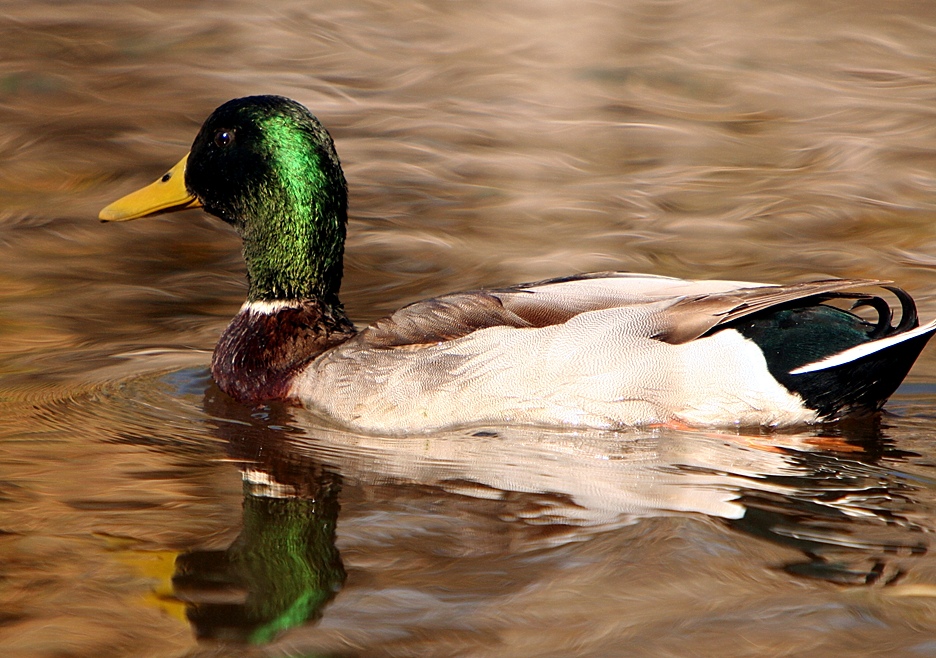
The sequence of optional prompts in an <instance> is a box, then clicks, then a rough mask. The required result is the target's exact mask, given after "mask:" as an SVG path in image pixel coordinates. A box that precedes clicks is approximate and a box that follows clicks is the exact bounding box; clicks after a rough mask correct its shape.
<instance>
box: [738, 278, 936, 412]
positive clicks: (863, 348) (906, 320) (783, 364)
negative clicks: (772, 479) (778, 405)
mask: <svg viewBox="0 0 936 658" xmlns="http://www.w3.org/2000/svg"><path fill="white" fill-rule="evenodd" d="M886 287H887V289H888V290H890V291H891V292H893V293H894V295H896V297H897V299H898V300H899V301H900V306H901V314H900V322H899V323H898V324H897V325H896V326H894V325H893V324H892V323H891V320H892V313H891V310H890V307H889V306H888V304H887V301H886V300H885V299H883V298H881V297H877V296H872V295H864V294H851V293H845V294H840V293H833V294H829V295H823V296H818V297H815V298H811V299H810V300H802V301H801V302H799V304H797V305H796V306H793V307H790V306H788V307H786V308H782V309H771V310H769V311H767V312H765V313H763V314H758V316H756V317H754V318H753V319H751V320H748V321H743V322H739V323H738V324H737V325H736V326H735V328H736V329H737V330H738V331H740V332H741V333H742V334H744V335H745V336H747V337H748V338H750V339H751V340H754V342H756V343H757V344H758V345H759V346H760V347H761V349H762V351H763V352H764V357H765V359H766V360H767V366H768V368H769V369H770V372H771V374H772V375H773V376H774V377H775V378H776V379H777V380H778V381H779V382H780V383H781V384H783V385H784V386H785V387H786V388H787V389H789V390H790V391H793V392H794V393H797V394H798V395H799V396H800V397H801V398H802V399H803V402H804V403H805V405H806V406H807V407H809V408H810V409H815V410H816V411H817V412H818V413H819V416H820V417H821V418H822V419H824V420H837V419H840V418H844V417H846V416H853V415H861V414H869V413H873V412H876V411H878V410H879V409H880V408H881V407H882V406H883V405H884V403H885V402H886V401H887V399H888V398H889V397H890V396H891V395H892V394H893V393H894V391H896V390H897V387H898V386H900V383H901V382H902V381H903V380H904V378H905V377H906V376H907V373H908V372H910V368H911V367H912V366H913V363H914V361H916V359H917V357H918V356H919V355H920V352H921V351H922V350H923V348H924V347H925V346H926V343H927V342H928V341H929V339H930V338H932V337H933V334H934V333H936V321H933V322H929V323H927V324H925V325H922V326H920V323H919V320H918V318H917V310H916V304H915V303H914V301H913V299H912V298H911V297H910V295H908V294H907V293H906V292H904V291H903V290H900V289H899V288H892V287H889V286H886ZM833 298H838V299H841V298H851V299H855V300H857V301H856V303H855V304H854V306H853V308H855V307H858V306H871V307H873V308H874V309H875V310H876V311H877V314H878V321H877V322H876V323H873V324H872V323H869V322H867V321H865V320H863V319H861V318H859V317H858V316H856V315H855V314H853V313H850V312H848V311H845V310H842V309H839V308H835V307H833V306H829V305H827V304H823V303H821V302H823V301H828V300H829V299H833Z"/></svg>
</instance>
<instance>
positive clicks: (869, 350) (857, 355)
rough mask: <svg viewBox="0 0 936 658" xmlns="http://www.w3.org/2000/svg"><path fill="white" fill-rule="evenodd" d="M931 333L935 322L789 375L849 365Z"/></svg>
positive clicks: (836, 355)
mask: <svg viewBox="0 0 936 658" xmlns="http://www.w3.org/2000/svg"><path fill="white" fill-rule="evenodd" d="M933 331H936V320H933V321H932V322H928V323H927V324H924V325H921V326H919V327H917V328H916V329H911V330H910V331H905V332H903V333H902V334H896V335H894V336H888V337H887V338H881V339H880V340H874V341H871V342H870V343H862V344H861V345H856V346H855V347H850V348H848V349H847V350H845V351H844V352H839V353H838V354H833V355H832V356H827V357H826V358H824V359H820V360H819V361H813V362H812V363H807V364H806V365H804V366H800V367H799V368H796V369H795V370H791V371H790V374H791V375H805V374H806V373H807V372H816V371H817V370H827V369H828V368H834V367H836V366H840V365H843V364H845V363H851V362H852V361H857V360H858V359H861V358H864V357H866V356H868V355H870V354H874V353H875V352H880V351H881V350H885V349H887V348H889V347H891V346H892V345H897V344H898V343H903V342H904V341H907V340H911V339H913V338H917V337H919V336H924V335H926V334H928V333H932V332H933Z"/></svg>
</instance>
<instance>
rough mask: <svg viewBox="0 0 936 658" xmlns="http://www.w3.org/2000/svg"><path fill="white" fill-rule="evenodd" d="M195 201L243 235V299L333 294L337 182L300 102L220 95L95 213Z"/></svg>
mask: <svg viewBox="0 0 936 658" xmlns="http://www.w3.org/2000/svg"><path fill="white" fill-rule="evenodd" d="M182 183H184V185H183V184H182ZM199 205H200V206H203V207H204V208H205V210H206V211H208V212H209V213H211V214H213V215H216V216H217V217H220V218H221V219H223V220H224V221H225V222H227V223H229V224H231V225H232V226H234V228H235V229H237V231H238V233H239V234H240V236H241V237H242V238H243V240H244V259H245V260H246V262H247V278H248V282H249V292H248V299H249V300H250V301H274V300H294V299H309V298H318V299H320V300H322V301H323V302H325V303H326V304H336V303H337V295H338V288H339V286H340V283H341V272H342V255H343V252H344V239H345V224H346V222H347V205H348V192H347V184H346V182H345V178H344V174H343V173H342V171H341V164H340V163H339V161H338V155H337V153H336V152H335V146H334V143H333V142H332V139H331V136H330V135H329V134H328V131H326V130H325V128H324V127H323V126H322V124H321V123H319V121H318V119H316V118H315V117H314V116H313V115H312V114H311V113H310V112H309V111H308V110H307V109H306V108H305V107H303V106H302V105H300V104H299V103H297V102H295V101H292V100H290V99H288V98H283V97H280V96H250V97H246V98H238V99H235V100H232V101H228V102H227V103H225V104H224V105H222V106H221V107H219V108H218V109H216V110H215V111H214V112H213V113H212V114H211V116H209V117H208V119H206V120H205V123H204V124H203V125H202V127H201V130H200V131H199V133H198V135H197V136H196V138H195V141H194V143H193V144H192V150H191V152H190V153H189V155H188V156H187V158H183V159H182V161H181V162H180V163H179V164H178V165H176V167H174V168H173V169H172V170H170V171H169V172H168V173H167V174H166V175H165V176H163V177H162V178H160V179H159V180H158V181H156V182H155V183H153V184H152V185H150V186H148V187H147V188H144V189H143V190H140V191H139V192H136V193H134V194H131V195H128V196H127V197H124V198H123V199H121V200H119V201H116V202H114V203H113V204H111V205H110V206H108V207H107V208H105V209H104V210H103V211H101V218H102V219H107V220H121V219H133V218H136V217H145V216H150V215H155V214H160V213H164V212H171V211H173V210H181V209H183V208H190V207H194V206H199Z"/></svg>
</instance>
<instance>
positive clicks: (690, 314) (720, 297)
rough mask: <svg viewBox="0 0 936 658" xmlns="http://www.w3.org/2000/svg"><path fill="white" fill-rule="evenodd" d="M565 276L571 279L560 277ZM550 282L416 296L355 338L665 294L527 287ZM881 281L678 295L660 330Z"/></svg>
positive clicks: (669, 332) (378, 343) (517, 320)
mask: <svg viewBox="0 0 936 658" xmlns="http://www.w3.org/2000/svg"><path fill="white" fill-rule="evenodd" d="M567 280H571V279H557V280H556V281H555V282H556V283H559V282H562V281H567ZM548 283H553V282H552V281H548V282H541V283H538V284H526V285H520V286H515V287H513V288H504V289H501V290H492V291H484V290H479V291H472V292H463V293H456V294H451V295H445V296H443V297H437V298H435V299H428V300H425V301H421V302H416V303H414V304H410V305H408V306H404V307H403V308H401V309H400V310H398V311H396V312H395V313H393V314H392V315H390V316H389V317H386V318H383V319H381V320H378V321H377V322H375V323H374V324H372V325H371V326H369V327H367V328H366V329H364V330H363V331H362V332H361V333H360V334H358V336H357V337H356V340H360V341H363V342H365V343H367V344H368V345H369V346H371V347H375V348H397V349H400V348H418V347H420V346H424V345H433V344H436V343H439V342H442V341H447V340H453V339H455V338H459V337H461V336H467V335H468V334H470V333H472V332H474V331H477V330H479V329H484V328H486V327H496V326H508V327H517V328H523V327H546V326H550V325H555V324H562V323H564V322H568V321H569V320H570V319H572V318H573V317H575V316H576V315H578V314H580V313H584V312H587V311H596V310H602V309H608V308H615V307H618V306H626V305H630V304H638V303H652V302H659V301H661V298H660V297H654V296H648V297H645V298H643V299H635V298H634V297H629V298H625V297H624V296H620V297H618V296H615V295H614V294H607V295H591V296H588V295H584V296H578V297H577V296H574V295H573V296H571V297H570V298H563V299H562V300H560V301H557V297H556V296H555V295H538V294H535V293H533V292H532V291H530V290H528V289H529V288H530V287H532V286H533V285H536V286H543V285H544V284H548ZM883 283H887V282H886V281H877V280H872V279H831V280H824V281H808V282H804V283H794V284H791V285H785V286H759V287H750V288H737V289H734V290H731V291H729V292H717V293H704V294H698V295H690V296H683V297H676V298H674V301H673V303H672V304H671V305H670V306H668V307H666V308H664V309H662V310H661V320H662V324H663V326H664V328H663V329H662V330H660V331H659V332H658V333H657V334H656V336H655V337H656V338H658V339H659V340H661V341H664V342H667V343H673V344H678V343H686V342H689V341H691V340H694V339H696V338H698V337H700V336H702V335H704V334H705V333H706V332H708V331H711V330H712V329H714V328H715V327H718V326H719V325H723V324H725V323H728V322H732V321H734V320H737V319H738V318H741V317H744V316H745V315H750V314H751V313H756V312H758V311H762V310H764V309H767V308H770V307H772V306H776V305H779V304H785V303H787V302H791V301H795V300H797V299H805V298H808V297H821V296H822V295H827V294H830V293H836V292H839V291H842V290H847V289H852V288H856V287H864V286H873V285H881V284H883Z"/></svg>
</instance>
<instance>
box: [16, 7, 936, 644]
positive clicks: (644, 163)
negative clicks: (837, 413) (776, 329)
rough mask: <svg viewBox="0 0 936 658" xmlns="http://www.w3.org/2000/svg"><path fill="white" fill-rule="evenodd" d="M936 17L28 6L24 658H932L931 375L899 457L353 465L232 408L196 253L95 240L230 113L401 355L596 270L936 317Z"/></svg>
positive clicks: (21, 461)
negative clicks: (307, 125) (428, 337)
mask: <svg viewBox="0 0 936 658" xmlns="http://www.w3.org/2000/svg"><path fill="white" fill-rule="evenodd" d="M934 33H936V9H934V8H932V7H931V6H930V5H929V3H919V2H910V1H906V2H892V3H886V4H882V3H872V2H866V1H859V2H851V3H840V2H826V1H822V0H820V1H818V2H816V1H815V0H814V1H813V2H800V1H791V2H784V3H772V2H753V3H752V2H711V1H706V0H702V1H694V2H685V1H682V0H666V1H644V2H630V1H628V2H587V3H562V2H546V1H540V2H533V3H530V2H525V3H509V2H506V3H505V2H486V1H482V2H475V3H453V2H435V1H433V2H421V3H420V2H417V3H392V4H391V3H381V2H375V1H371V2H367V1H352V2H350V3H348V2H346V3H340V5H335V4H334V3H332V4H328V3H318V2H307V1H304V2H300V1H298V0H283V1H281V2H276V3H272V4H270V3H267V4H265V5H264V4H263V3H252V2H247V1H245V0H241V1H234V2H225V3H220V2H211V1H204V2H175V1H172V0H170V1H168V2H166V1H163V2H158V3H157V2H136V3H133V4H129V3H122V2H97V3H82V4H72V3H58V2H29V3H26V2H9V3H6V4H5V5H4V7H3V11H2V16H0V35H2V38H0V125H2V126H3V128H2V130H0V418H2V422H0V653H2V654H3V655H4V656H17V657H19V656H23V657H27V656H28V657H33V656H36V657H39V656H42V657H45V656H48V657H52V656H160V657H161V656H167V657H169V656H171V657H182V656H186V657H198V656H231V655H236V656H284V655H334V656H356V655H361V656H381V655H388V656H410V655H444V656H456V655H472V656H474V655H477V656H533V655H535V656H569V655H595V656H599V655H600V656H607V655H689V654H691V655H702V656H725V655H737V656H764V655H797V656H806V655H816V656H819V655H829V654H834V653H838V654H839V655H856V656H862V655H865V656H876V655H931V654H932V653H934V652H936V562H934V560H933V557H932V555H931V553H930V550H929V549H930V544H931V541H932V540H931V537H932V533H933V530H934V528H936V480H934V477H936V472H934V464H936V450H934V448H933V439H934V437H936V414H934V411H933V409H934V402H936V351H934V350H932V349H930V350H929V351H928V352H926V353H924V355H923V357H922V358H921V359H920V361H919V362H918V364H917V366H916V367H915V368H914V370H913V372H912V373H911V376H910V378H909V379H908V383H907V385H906V386H905V387H904V388H902V389H901V391H900V392H898V394H897V395H896V396H895V397H894V399H893V400H892V401H891V403H890V404H889V405H888V413H887V414H886V415H885V416H883V417H882V418H881V419H880V421H879V422H876V423H857V424H852V425H848V426H841V427H827V428H813V429H811V430H808V431H787V432H780V433H769V432H764V433H761V432H728V433H716V432H679V431H674V430H652V431H651V430H647V431H644V430H641V431H637V430H634V431H622V432H615V433H600V432H584V431H580V432H560V431H545V430H534V429H530V428H503V427H483V428H474V429H472V430H470V431H463V432H449V433H443V434H440V435H437V436H433V437H413V438H403V439H401V438H395V439H391V438H383V437H366V436H357V435H349V434H347V433H344V432H341V431H339V430H338V429H336V428H334V427H330V426H328V425H327V424H326V423H322V422H321V421H320V420H318V419H315V418H312V417H309V416H308V415H305V414H303V413H302V412H300V411H297V410H295V409H290V408H286V407H282V406H280V405H271V406H261V407H257V408H249V407H243V406H241V405H236V404H234V403H233V402H231V401H230V400H228V399H227V398H226V397H225V396H224V395H223V394H221V393H220V392H219V391H218V390H217V389H216V388H214V386H213V385H212V384H211V382H210V379H209V377H208V374H207V364H208V362H209V359H210V351H211V349H212V347H213V345H214V342H215V340H216V339H217V336H218V334H219V333H220V331H221V330H222V329H223V327H224V326H225V324H226V323H227V321H228V319H229V318H230V317H231V316H232V315H233V314H234V313H235V312H236V310H237V308H238V307H239V305H240V303H241V302H242V300H243V296H244V293H245V284H244V281H243V264H242V262H241V260H240V255H239V245H238V241H237V238H236V237H235V236H234V235H233V234H232V233H231V231H230V230H229V229H228V228H227V227H225V226H224V225H222V224H221V223H220V222H218V221H217V220H214V219H212V218H210V217H207V216H205V215H204V214H201V213H199V212H195V211H193V212H188V213H185V214H181V215H175V216H171V217H168V218H164V219H156V220H149V221H141V222H134V223H129V224H121V225H102V224H100V223H98V222H97V221H96V219H95V218H96V216H97V212H98V210H99V209H100V208H101V207H102V206H103V205H105V204H106V203H107V202H109V201H110V200H112V199H114V198H116V197H117V196H120V195H122V194H124V193H126V192H128V191H130V190H132V189H135V188H136V187H139V186H140V185H142V184H144V183H147V182H149V181H150V180H152V179H154V178H155V177H157V176H159V175H160V174H162V173H163V172H164V171H165V170H166V168H167V167H168V166H170V165H171V164H173V163H175V162H176V161H177V160H178V159H179V157H181V155H182V154H183V153H184V152H185V151H186V149H187V148H188V146H189V144H190V143H191V140H192V138H193V137H194V134H195V132H196V130H197V128H198V126H199V125H200V123H201V121H202V120H203V119H204V117H205V116H206V115H207V114H208V113H209V112H210V111H211V110H212V109H213V108H214V107H216V106H217V105H219V104H220V103H222V102H224V101H225V100H227V99H229V98H232V97H235V96H241V95H247V94H252V93H278V94H283V95H287V96H291V97H293V98H296V99H297V100H299V101H301V102H303V103H305V104H306V105H308V106H309V107H310V108H311V109H312V111H313V112H314V113H316V114H317V115H318V116H319V118H320V119H321V120H322V121H323V122H324V123H325V125H326V126H327V127H328V128H329V129H330V131H331V132H332V134H333V136H334V137H335V140H336V144H337V148H338V151H339V154H340V156H341V158H342V162H343V164H344V166H345V170H346V173H347V176H348V179H349V181H350V185H351V209H350V213H351V222H350V224H349V238H348V254H347V257H346V267H347V270H346V276H345V281H344V285H343V289H342V290H343V299H344V301H345V304H346V307H347V309H348V311H349V313H350V314H351V316H352V317H353V318H354V319H355V320H357V321H360V322H366V321H369V320H372V319H375V318H377V317H380V316H381V315H383V314H385V313H387V312H389V311H391V310H393V309H394V308H397V307H399V306H401V305H403V304H405V303H407V302H410V301H413V300H416V299H420V298H423V297H428V296H431V295H434V294H440V293H444V292H449V291H453V290H458V289H466V288H474V287H478V286H499V285H505V284H509V283H515V282H519V281H528V280H536V279H540V278H545V277H549V276H558V275H564V274H570V273H575V272H581V271H594V270H607V269H621V270H631V271H643V272H650V273H655V274H664V275H672V276H681V277H699V278H729V279H740V280H753V281H781V282H787V281H795V280H798V279H804V278H810V277H821V276H844V277H869V278H883V279H892V280H895V281H898V282H899V283H900V284H901V285H903V286H904V287H906V288H907V289H908V290H909V291H910V292H912V293H913V294H914V296H915V297H916V298H917V300H918V302H919V306H920V314H921V316H922V317H923V318H924V319H929V318H932V317H934V316H936V298H934V295H933V292H932V291H933V290H936V270H934V267H936V234H934V229H933V223H932V220H933V217H934V215H936V106H934V100H936V65H934V62H936V40H934V38H933V36H934Z"/></svg>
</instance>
